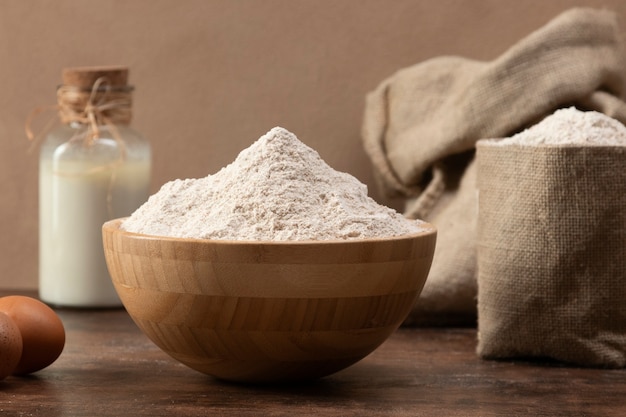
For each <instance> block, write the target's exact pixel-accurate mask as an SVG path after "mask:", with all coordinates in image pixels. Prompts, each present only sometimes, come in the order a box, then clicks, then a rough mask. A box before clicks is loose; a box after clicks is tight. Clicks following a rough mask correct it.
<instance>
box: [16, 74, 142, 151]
mask: <svg viewBox="0 0 626 417" xmlns="http://www.w3.org/2000/svg"><path fill="white" fill-rule="evenodd" d="M132 91H133V88H132V87H131V86H115V87H114V86H111V84H110V83H109V81H108V79H107V78H106V77H100V78H98V79H97V80H96V81H95V82H94V84H93V86H92V87H91V88H81V87H77V86H73V85H61V86H59V87H58V88H57V104H56V106H48V107H39V108H36V109H35V110H33V112H32V113H31V114H30V116H29V117H28V119H27V121H26V127H25V130H26V136H27V137H28V139H29V140H30V141H32V142H34V143H33V144H34V145H36V144H37V143H38V142H39V141H40V140H41V138H43V137H44V136H45V135H46V134H47V133H48V132H49V131H50V130H51V129H52V127H53V126H54V124H55V121H57V122H58V120H59V119H60V121H61V123H63V124H66V125H74V124H76V125H79V126H84V127H85V129H80V130H81V132H80V134H77V135H76V136H75V137H73V138H71V139H70V140H78V139H82V140H83V141H84V142H85V145H90V144H91V143H93V141H94V140H95V139H97V138H98V137H100V132H101V129H102V127H103V126H106V127H107V128H108V129H109V130H110V132H111V135H112V136H113V139H115V140H116V141H117V142H118V143H119V144H123V141H122V139H121V137H120V135H119V133H118V131H117V129H116V125H129V124H130V121H131V119H132ZM46 110H57V112H58V119H57V118H56V117H54V118H53V119H52V120H50V121H49V122H48V123H47V124H46V126H45V127H44V129H43V130H42V131H41V132H39V133H38V134H35V133H34V132H33V130H32V127H31V125H32V121H33V119H34V118H35V117H36V116H37V115H39V114H40V113H43V112H45V111H46Z"/></svg>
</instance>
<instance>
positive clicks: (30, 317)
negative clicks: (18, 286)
mask: <svg viewBox="0 0 626 417" xmlns="http://www.w3.org/2000/svg"><path fill="white" fill-rule="evenodd" d="M0 312H3V313H5V314H6V315H7V316H9V317H10V318H11V319H13V321H14V322H15V324H16V325H17V327H18V328H19V331H20V334H21V335H22V356H21V358H20V361H19V363H18V365H17V367H16V368H15V370H14V371H13V375H25V374H30V373H32V372H36V371H39V370H40V369H43V368H45V367H47V366H48V365H50V364H52V362H54V361H55V360H56V359H57V358H58V357H59V355H61V352H62V351H63V347H64V346H65V328H64V327H63V323H62V322H61V319H60V318H59V316H57V314H56V313H55V312H54V310H52V309H51V308H50V307H48V306H47V305H46V304H44V303H42V302H41V301H39V300H36V299H34V298H31V297H25V296H21V295H10V296H7V297H2V298H0Z"/></svg>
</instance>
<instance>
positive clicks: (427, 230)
mask: <svg viewBox="0 0 626 417" xmlns="http://www.w3.org/2000/svg"><path fill="white" fill-rule="evenodd" d="M127 218H128V217H118V218H116V219H111V220H108V221H106V222H105V223H104V224H103V225H102V230H103V231H105V230H110V231H112V232H113V233H119V234H122V235H126V236H128V237H130V238H133V239H145V240H159V241H169V242H179V243H184V242H188V243H195V244H198V243H205V244H220V245H242V246H251V245H265V246H267V245H276V246H306V245H309V246H316V245H347V244H364V243H368V244H371V243H376V242H381V243H382V242H387V243H389V242H399V241H404V240H414V239H416V238H419V237H426V236H430V235H437V228H436V227H435V226H434V225H433V224H432V223H429V222H425V221H422V220H420V221H421V224H420V227H422V228H423V229H424V230H421V231H419V232H416V233H409V234H404V235H397V236H381V237H375V238H367V239H332V240H313V239H308V240H232V239H199V238H183V237H172V236H159V235H148V234H144V233H136V232H129V231H126V230H123V229H121V227H120V226H121V224H122V222H123V221H124V220H125V219H127Z"/></svg>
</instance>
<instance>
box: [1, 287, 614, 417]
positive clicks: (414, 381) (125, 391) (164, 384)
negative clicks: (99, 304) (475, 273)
mask: <svg viewBox="0 0 626 417" xmlns="http://www.w3.org/2000/svg"><path fill="white" fill-rule="evenodd" d="M0 295H3V293H2V292H0ZM57 312H58V314H59V316H60V317H61V319H62V320H63V323H64V325H65V328H66V332H67V341H66V346H65V350H64V351H63V354H62V355H61V357H60V358H59V359H58V360H57V361H56V362H55V363H54V364H53V365H51V366H50V367H48V368H46V369H44V370H42V371H40V372H38V373H36V374H34V375H31V376H29V377H9V378H7V379H5V380H3V381H0V415H1V416H46V417H55V416H90V417H97V416H116V417H120V416H143V415H146V416H208V415H211V416H222V415H224V416H231V415H232V416H282V415H284V416H309V415H316V416H447V417H454V416H568V417H572V416H620V417H622V416H626V370H602V369H582V368H569V367H562V366H556V365H550V364H531V363H526V362H494V361H482V360H480V359H479V358H477V356H476V354H475V352H474V349H475V343H476V330H475V329H471V328H413V329H408V328H401V329H399V330H398V331H397V332H396V333H395V334H394V335H393V336H392V337H391V338H390V339H389V340H388V341H387V342H385V343H384V344H383V345H382V346H381V347H380V348H379V349H377V350H376V351H375V352H374V353H372V354H371V355H370V356H368V357H367V358H365V359H364V360H362V361H361V362H359V363H357V364H355V365H353V366H352V367H350V368H348V369H346V370H344V371H341V372H339V373H336V374H334V375H332V376H329V377H326V378H323V379H320V380H317V381H314V382H310V383H306V384H299V385H282V386H281V385H278V386H276V385H275V386H251V385H238V384H232V383H225V382H221V381H218V380H216V379H214V378H212V377H209V376H206V375H203V374H200V373H198V372H196V371H193V370H191V369H189V368H186V367H185V366H183V365H180V364H178V363H177V362H176V361H174V360H173V359H171V358H170V357H169V356H167V355H166V354H164V353H162V352H161V351H160V350H159V349H158V348H157V347H156V346H155V345H153V344H152V342H150V340H148V339H147V338H146V337H145V336H144V335H143V334H142V333H141V332H140V331H139V330H138V328H137V327H136V326H135V324H134V323H133V322H132V320H131V319H130V318H129V316H128V315H127V313H126V312H125V310H122V309H116V310H69V309H68V310H65V309H60V310H57Z"/></svg>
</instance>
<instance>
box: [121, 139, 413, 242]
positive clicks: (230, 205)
mask: <svg viewBox="0 0 626 417" xmlns="http://www.w3.org/2000/svg"><path fill="white" fill-rule="evenodd" d="M422 224H423V222H421V221H419V220H408V219H406V218H404V217H403V216H402V215H401V214H399V213H398V212H396V211H395V210H393V209H391V208H388V207H385V206H382V205H380V204H378V203H377V202H375V201H374V200H373V199H371V198H370V197H368V195H367V187H366V186H365V185H364V184H362V183H361V182H359V180H357V179H356V178H354V177H353V176H351V175H349V174H346V173H342V172H338V171H335V170H334V169H332V168H331V167H329V166H328V165H327V164H326V163H325V162H324V161H323V160H322V159H321V158H320V156H319V154H318V153H317V152H316V151H314V150H313V149H311V148H309V147H308V146H306V145H305V144H304V143H302V142H301V141H299V140H298V138H297V137H296V136H295V135H294V134H292V133H291V132H289V131H287V130H286V129H283V128H280V127H275V128H274V129H272V130H271V131H269V132H268V133H267V134H265V135H264V136H262V137H261V138H260V139H259V140H257V141H256V142H255V143H253V144H252V145H251V146H250V147H249V148H247V149H245V150H243V151H242V152H241V153H240V154H239V156H238V157H237V158H236V159H235V160H234V161H233V162H232V163H231V164H230V165H228V166H226V167H224V168H222V169H221V170H220V171H218V172H217V173H215V174H213V175H209V176H207V177H205V178H199V179H186V180H175V181H171V182H169V183H166V184H165V185H163V187H162V188H161V189H160V190H159V191H158V192H157V193H156V194H154V195H152V196H151V197H150V198H149V199H148V201H147V202H146V203H144V205H143V206H141V207H140V208H139V209H137V210H136V211H135V212H134V213H133V214H132V215H131V216H130V217H129V218H128V219H126V220H125V221H124V222H123V223H122V229H123V230H126V231H129V232H135V233H143V234H149V235H157V236H170V237H181V238H197V239H222V240H254V241H293V240H345V239H364V238H375V237H393V236H399V235H405V234H411V233H417V232H420V231H423V230H424V228H423V226H422Z"/></svg>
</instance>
